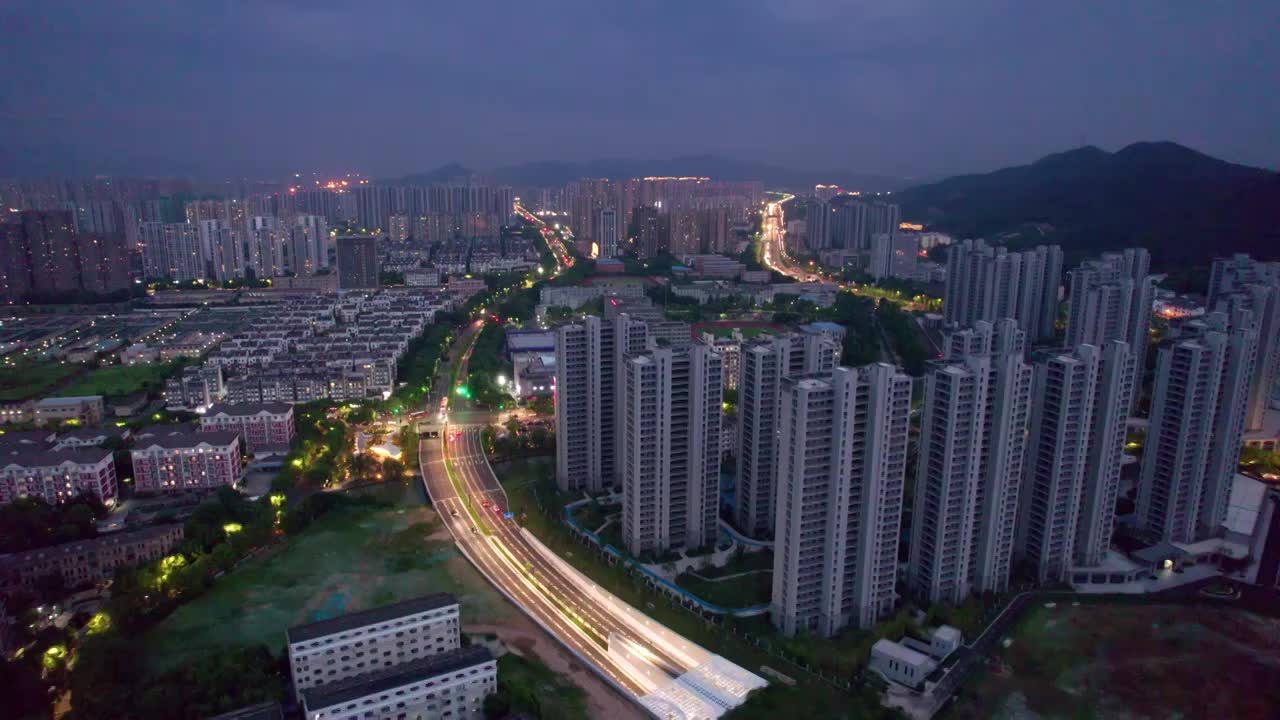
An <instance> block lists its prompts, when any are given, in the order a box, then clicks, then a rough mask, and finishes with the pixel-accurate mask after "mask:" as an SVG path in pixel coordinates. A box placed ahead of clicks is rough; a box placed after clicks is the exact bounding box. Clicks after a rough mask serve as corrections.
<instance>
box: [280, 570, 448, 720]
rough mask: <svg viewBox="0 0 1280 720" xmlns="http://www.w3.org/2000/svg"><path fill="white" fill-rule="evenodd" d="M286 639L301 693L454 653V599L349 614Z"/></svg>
mask: <svg viewBox="0 0 1280 720" xmlns="http://www.w3.org/2000/svg"><path fill="white" fill-rule="evenodd" d="M287 639H288V646H289V670H290V672H291V673H292V675H293V684H294V687H296V688H297V689H298V690H299V691H303V690H306V689H308V688H314V687H319V686H321V685H328V684H331V683H336V682H339V681H341V680H346V679H348V678H353V677H356V676H358V675H364V674H367V673H372V672H378V671H383V670H386V669H387V668H392V667H394V666H397V665H401V664H404V663H409V662H414V661H417V660H421V659H422V658H426V657H430V656H432V655H439V654H441V653H445V652H449V651H450V650H456V649H457V648H458V646H459V644H460V634H459V621H458V599H457V598H456V597H454V596H453V595H450V594H448V593H436V594H433V595H426V596H423V597H420V598H415V599H413V600H406V601H404V602H401V603H396V604H394V605H387V606H384V607H379V608H373V609H372V610H366V611H364V612H357V613H349V614H347V615H343V616H341V617H337V618H333V619H331V620H321V621H320V622H314V623H310V624H307V625H299V626H297V627H292V628H289V631H288V633H287ZM323 717H331V716H327V715H326V716H323ZM342 717H346V716H345V715H344V716H342Z"/></svg>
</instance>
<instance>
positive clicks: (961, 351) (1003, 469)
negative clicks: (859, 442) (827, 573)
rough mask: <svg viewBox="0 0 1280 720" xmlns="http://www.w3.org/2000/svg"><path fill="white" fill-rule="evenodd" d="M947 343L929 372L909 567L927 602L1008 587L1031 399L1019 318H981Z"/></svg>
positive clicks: (916, 590)
mask: <svg viewBox="0 0 1280 720" xmlns="http://www.w3.org/2000/svg"><path fill="white" fill-rule="evenodd" d="M947 348H948V350H947V352H948V355H947V357H946V358H945V359H943V360H940V361H938V362H936V363H934V364H932V366H931V367H930V368H929V370H928V372H927V373H926V376H925V400H924V410H923V414H922V417H921V425H920V442H919V449H918V452H917V460H916V485H915V506H914V510H913V512H912V527H911V557H910V565H909V569H908V575H907V585H908V588H909V590H910V592H911V593H912V594H913V595H914V596H916V597H917V598H920V599H921V600H923V601H926V602H930V603H934V602H947V603H959V602H960V601H962V600H963V599H964V598H965V597H966V596H968V595H969V594H970V593H972V592H983V591H993V592H1000V591H1003V590H1006V589H1007V588H1008V586H1009V574H1010V568H1011V562H1012V555H1013V540H1014V528H1015V521H1016V516H1017V511H1018V495H1019V487H1020V484H1021V481H1022V468H1023V454H1024V450H1025V446H1026V431H1027V422H1028V417H1029V413H1030V405H1031V367H1030V366H1029V365H1027V363H1026V362H1024V361H1023V353H1024V352H1025V349H1026V335H1025V333H1023V332H1022V330H1020V329H1019V328H1018V325H1017V323H1016V322H1015V321H1013V320H1011V319H1007V318H1006V319H1004V320H1001V321H999V322H997V323H995V324H992V323H987V322H979V323H976V324H975V326H974V327H973V328H970V329H965V330H962V331H959V332H956V333H953V334H952V335H951V336H950V337H949V338H948V341H947Z"/></svg>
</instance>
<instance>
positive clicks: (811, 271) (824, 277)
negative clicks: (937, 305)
mask: <svg viewBox="0 0 1280 720" xmlns="http://www.w3.org/2000/svg"><path fill="white" fill-rule="evenodd" d="M781 194H782V195H784V197H783V198H782V199H780V200H776V201H770V202H768V203H766V204H765V207H764V216H763V217H762V218H761V221H760V244H761V246H762V249H761V253H760V255H761V262H762V264H763V265H764V266H765V267H767V268H769V269H770V270H775V271H777V272H779V273H781V274H783V275H786V276H787V277H789V278H791V279H793V280H795V281H797V282H825V283H832V284H834V285H838V286H839V287H840V289H841V290H847V291H849V292H851V293H854V294H855V295H868V296H870V297H883V298H884V299H886V300H889V301H890V302H893V303H896V304H898V305H901V306H902V308H903V309H904V310H911V311H925V310H929V305H928V303H927V302H921V298H919V297H917V298H907V297H897V296H895V295H893V294H891V293H885V292H883V291H880V290H878V288H875V287H874V286H872V285H859V284H858V283H855V282H847V281H842V280H840V278H838V277H836V276H834V275H831V274H830V273H828V272H826V271H824V270H823V269H822V268H821V267H818V266H816V265H815V264H814V263H813V262H812V261H809V262H808V263H807V264H806V263H802V262H800V261H798V260H796V259H795V258H793V257H791V255H790V254H788V253H787V244H786V240H785V235H786V217H785V213H784V212H783V207H782V206H783V203H785V202H787V201H788V200H791V199H792V198H794V197H795V196H794V195H790V194H786V193H781Z"/></svg>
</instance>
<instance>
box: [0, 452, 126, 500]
mask: <svg viewBox="0 0 1280 720" xmlns="http://www.w3.org/2000/svg"><path fill="white" fill-rule="evenodd" d="M118 487H119V486H118V485H117V478H116V463H115V460H114V459H113V458H112V456H111V451H110V450H103V449H101V448H88V447H68V448H65V449H61V450H50V449H46V448H45V447H44V446H43V445H40V446H36V447H32V448H23V449H13V448H11V447H7V448H5V449H4V451H3V452H0V505H5V504H8V503H11V502H13V501H14V500H17V499H18V498H22V497H37V498H40V499H42V500H44V501H45V502H47V503H49V504H51V505H56V504H58V503H62V502H66V501H68V500H70V499H72V498H74V497H76V496H78V495H93V496H94V497H96V498H98V499H99V500H101V501H102V502H104V503H111V502H113V501H115V499H116V495H117V492H118Z"/></svg>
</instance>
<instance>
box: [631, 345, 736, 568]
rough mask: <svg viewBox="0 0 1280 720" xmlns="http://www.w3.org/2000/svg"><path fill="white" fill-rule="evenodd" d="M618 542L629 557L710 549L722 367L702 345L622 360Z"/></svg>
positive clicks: (659, 349) (716, 488) (716, 492)
mask: <svg viewBox="0 0 1280 720" xmlns="http://www.w3.org/2000/svg"><path fill="white" fill-rule="evenodd" d="M624 365H625V367H624V370H623V373H622V377H623V383H624V385H623V392H622V401H623V404H622V422H621V424H620V425H619V427H618V431H619V432H621V433H622V434H623V440H622V450H623V452H622V457H621V458H619V462H620V464H621V466H622V538H623V540H624V541H625V542H626V545H627V550H628V551H629V552H630V553H631V554H632V555H635V556H642V555H649V554H653V555H662V554H664V553H666V552H668V551H671V550H682V549H694V548H700V547H706V546H710V545H714V544H715V541H716V535H717V532H718V527H717V523H716V518H717V516H718V510H719V497H720V442H719V438H720V420H721V417H720V401H721V389H720V388H721V384H722V379H721V373H722V372H723V370H724V368H723V363H722V360H721V357H720V354H719V353H717V352H716V351H715V350H713V349H712V348H710V347H707V346H706V345H691V346H688V347H683V348H671V347H656V348H654V349H652V350H650V351H649V352H647V353H643V354H639V355H632V356H629V357H628V358H626V360H625V361H624Z"/></svg>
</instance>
